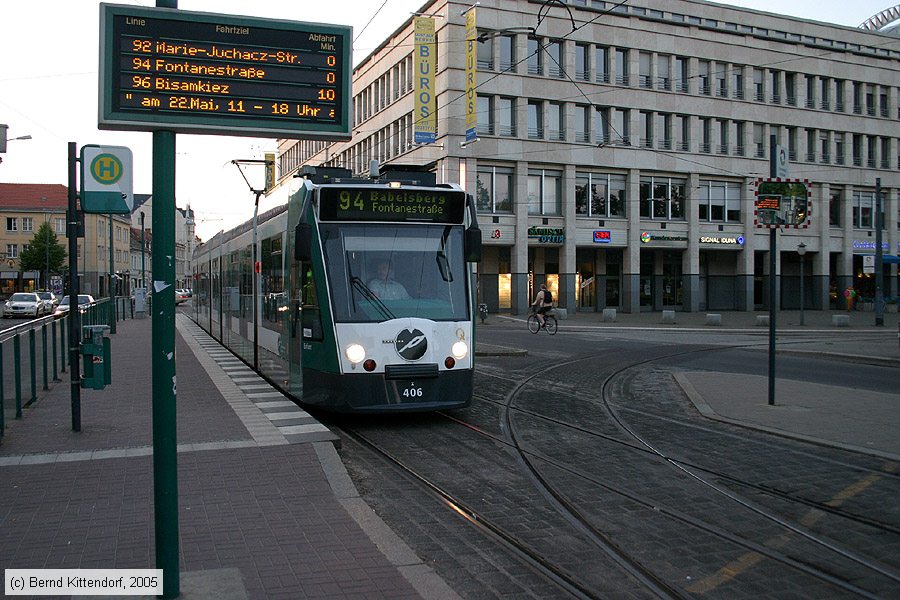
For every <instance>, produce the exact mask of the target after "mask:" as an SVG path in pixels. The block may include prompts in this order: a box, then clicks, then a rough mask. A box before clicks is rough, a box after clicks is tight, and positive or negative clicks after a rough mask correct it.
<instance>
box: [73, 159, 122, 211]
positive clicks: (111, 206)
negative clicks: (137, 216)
mask: <svg viewBox="0 0 900 600" xmlns="http://www.w3.org/2000/svg"><path fill="white" fill-rule="evenodd" d="M132 165H133V160H132V156H131V149H130V148H126V147H124V146H97V145H87V146H82V148H81V210H82V211H84V212H86V213H92V214H93V213H100V214H109V213H114V214H126V215H127V214H130V213H131V208H132V207H133V206H134V189H133V181H132V179H133V177H134V169H133V166H132Z"/></svg>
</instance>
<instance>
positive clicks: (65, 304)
mask: <svg viewBox="0 0 900 600" xmlns="http://www.w3.org/2000/svg"><path fill="white" fill-rule="evenodd" d="M93 303H94V297H93V296H91V295H90V294H78V308H79V310H81V312H84V310H85V309H86V308H87V307H88V305H90V304H93ZM69 308H70V306H69V296H68V294H67V295H65V296H63V297H62V300H60V301H59V305H58V306H57V307H56V312H54V313H53V314H54V315H56V316H62V315H64V314H66V313H67V312H69Z"/></svg>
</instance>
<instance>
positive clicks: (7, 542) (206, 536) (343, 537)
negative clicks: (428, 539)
mask: <svg viewBox="0 0 900 600" xmlns="http://www.w3.org/2000/svg"><path fill="white" fill-rule="evenodd" d="M177 329H178V335H177V336H176V361H177V363H176V365H177V366H176V369H177V377H178V401H177V420H178V421H177V422H178V435H177V439H178V451H179V454H178V469H179V475H178V499H179V531H180V540H179V542H180V560H181V575H180V578H181V598H186V599H199V598H210V599H212V598H216V599H224V600H229V599H232V598H234V599H245V598H285V599H296V598H304V597H315V598H418V597H428V598H434V597H437V598H455V597H456V595H455V594H454V593H453V591H452V590H450V589H449V588H448V587H447V586H446V585H445V584H444V582H443V581H442V580H441V579H439V578H438V577H437V576H436V575H435V574H434V573H433V571H431V569H430V568H429V567H427V566H426V565H424V564H423V563H422V562H421V561H420V560H419V559H418V558H417V557H416V556H415V554H414V553H413V552H412V551H411V550H410V549H409V548H408V547H407V546H406V545H405V544H404V543H403V542H402V541H401V540H400V539H399V538H398V537H396V536H395V535H394V534H393V532H391V531H390V530H389V529H388V528H387V527H386V526H385V525H384V524H383V522H381V520H380V519H379V518H378V517H377V516H376V515H375V514H374V512H373V511H372V510H371V509H369V507H368V506H367V505H366V504H365V503H364V502H363V501H362V500H361V499H360V498H359V495H358V494H357V492H356V489H355V487H354V486H353V484H352V482H351V481H350V478H349V476H348V475H347V473H346V471H345V470H344V468H343V465H342V463H341V461H340V458H339V457H338V456H337V452H336V451H335V449H334V446H333V442H332V441H331V440H334V439H335V436H334V434H332V433H331V432H330V431H328V430H327V429H326V428H325V427H323V426H322V425H321V424H319V423H318V422H316V421H315V419H313V418H312V417H310V415H308V414H307V413H305V412H304V411H302V410H301V409H299V408H298V407H297V406H296V405H294V404H293V403H292V402H289V401H287V400H285V399H284V398H283V397H282V396H281V394H280V393H278V392H277V391H275V390H274V389H272V388H271V387H269V386H268V384H267V383H266V382H265V381H264V380H262V379H260V378H258V377H256V376H255V374H253V373H252V372H251V371H250V370H249V369H247V367H246V366H245V365H243V363H241V362H240V361H238V360H237V359H235V358H234V357H233V356H232V355H231V354H230V353H227V352H226V351H224V350H222V349H221V348H220V347H218V346H217V345H216V344H215V342H214V341H213V340H211V339H210V338H208V336H206V335H205V333H203V332H202V331H200V330H199V328H198V327H196V326H195V325H194V324H193V323H191V322H190V321H189V320H188V319H187V318H186V317H184V316H182V315H178V317H177ZM150 334H151V321H150V320H149V319H144V320H129V321H123V322H120V323H119V324H118V331H117V333H116V334H115V335H113V336H111V337H112V367H113V382H112V385H110V386H108V387H107V388H106V389H104V390H102V391H95V390H88V389H83V390H82V393H81V400H82V416H81V422H82V431H81V432H80V433H75V432H72V431H71V430H70V427H71V412H70V387H69V380H68V373H66V374H65V377H66V379H65V380H64V381H60V382H56V383H55V384H54V385H53V386H51V389H50V390H49V391H48V392H44V393H43V394H41V395H40V396H39V399H38V401H37V402H36V403H35V404H34V405H33V406H32V407H30V408H27V409H26V410H25V414H24V417H23V419H21V420H12V419H11V418H10V419H9V420H8V421H7V431H6V436H5V437H4V439H3V442H2V444H0V525H2V526H0V557H2V559H0V568H3V569H7V568H97V569H107V568H154V566H155V554H154V553H155V550H154V507H153V465H152V423H151V405H152V403H151V383H152V373H151V372H150V371H151V370H150V368H149V365H150Z"/></svg>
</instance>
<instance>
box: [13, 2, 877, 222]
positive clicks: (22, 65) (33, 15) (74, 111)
mask: <svg viewBox="0 0 900 600" xmlns="http://www.w3.org/2000/svg"><path fill="white" fill-rule="evenodd" d="M118 3H119V4H126V5H134V6H145V7H152V6H155V0H130V1H129V0H122V1H120V2H118ZM473 3H474V2H473ZM491 3H492V2H491V0H482V2H481V4H482V5H483V6H489V5H490V4H491ZM720 3H721V4H732V5H736V6H743V7H746V8H753V9H756V10H762V11H768V12H775V13H781V14H789V15H792V16H798V17H802V18H805V19H812V20H816V21H824V22H828V23H838V24H841V25H848V26H852V27H856V26H858V25H859V24H860V23H862V22H863V21H865V20H866V19H867V18H869V17H870V16H872V15H873V14H875V13H877V12H879V11H881V10H884V9H885V8H888V7H890V6H893V5H894V4H895V2H894V0H854V1H852V2H849V1H847V0H792V1H790V2H785V1H784V0H728V1H721V2H720ZM99 4H100V3H99V2H98V1H97V0H42V1H24V2H22V1H13V0H0V23H2V24H3V25H2V35H0V123H5V124H7V125H9V131H8V137H9V138H10V139H12V138H15V137H19V136H25V135H30V136H31V138H32V139H30V140H16V141H10V142H9V144H8V148H7V153H6V154H3V155H0V157H2V159H3V162H2V163H0V182H3V183H59V184H63V185H65V184H66V183H67V160H66V156H67V144H68V143H69V142H76V143H77V144H78V147H79V148H80V147H81V146H83V145H86V144H100V145H109V146H127V147H129V148H131V150H132V152H133V156H134V174H133V182H134V183H133V186H134V192H135V193H138V194H149V193H151V191H152V166H151V163H152V160H151V159H152V135H151V134H150V133H147V132H122V131H100V130H98V129H97V95H98V92H97V90H98V87H99V84H98V64H99V49H98V47H99ZM423 4H424V0H327V1H326V2H314V1H311V0H252V1H247V0H179V2H178V8H179V9H181V10H188V11H202V12H211V13H224V14H236V15H246V16H250V17H262V18H265V17H269V18H278V19H286V20H296V21H303V22H311V23H331V24H337V25H349V26H351V27H352V28H353V38H354V60H353V64H354V65H355V64H356V63H357V62H359V61H360V60H362V59H363V58H365V57H366V56H367V55H368V54H369V53H370V52H371V51H373V50H374V49H375V48H376V47H377V46H378V44H380V43H381V42H382V41H383V40H384V39H385V38H386V37H387V36H388V35H390V34H391V33H392V32H393V31H394V30H395V29H396V28H397V27H398V26H399V25H400V24H402V23H403V21H405V20H406V19H407V18H409V17H410V16H411V14H412V13H413V12H415V11H416V10H418V9H419V8H421V7H422V5H423ZM176 140H177V141H176V190H175V195H176V203H177V205H178V206H179V207H182V208H184V207H186V206H187V205H190V206H191V208H192V209H193V210H194V212H195V215H196V218H197V225H196V231H197V235H199V236H200V238H201V239H204V240H206V239H209V238H210V237H212V236H213V235H215V233H216V232H217V231H219V230H221V229H229V228H231V227H234V226H235V225H238V224H240V223H241V222H243V221H246V220H247V219H249V218H251V217H252V215H253V198H254V196H253V194H252V193H251V192H250V190H249V187H248V185H247V183H246V182H245V181H244V179H243V177H242V176H241V173H240V172H239V171H238V169H237V167H236V166H234V165H233V164H231V161H232V160H234V159H239V160H240V159H256V160H258V159H262V158H263V157H264V153H265V152H273V151H275V148H276V142H275V140H274V139H258V138H246V137H228V136H205V135H188V134H178V135H177V137H176ZM246 175H247V177H248V178H249V179H250V183H251V184H253V185H254V186H255V187H261V186H262V173H261V171H259V170H256V171H254V169H253V168H250V169H248V170H247V171H246Z"/></svg>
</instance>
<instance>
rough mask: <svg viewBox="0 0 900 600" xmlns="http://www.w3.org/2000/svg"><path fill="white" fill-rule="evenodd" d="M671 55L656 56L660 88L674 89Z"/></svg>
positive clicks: (657, 82) (657, 85) (657, 81)
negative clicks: (670, 70) (670, 62)
mask: <svg viewBox="0 0 900 600" xmlns="http://www.w3.org/2000/svg"><path fill="white" fill-rule="evenodd" d="M670 58H671V57H670V56H668V55H665V54H660V55H658V56H657V57H656V87H657V89H660V90H671V89H672V77H671V74H670V72H669V59H670Z"/></svg>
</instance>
